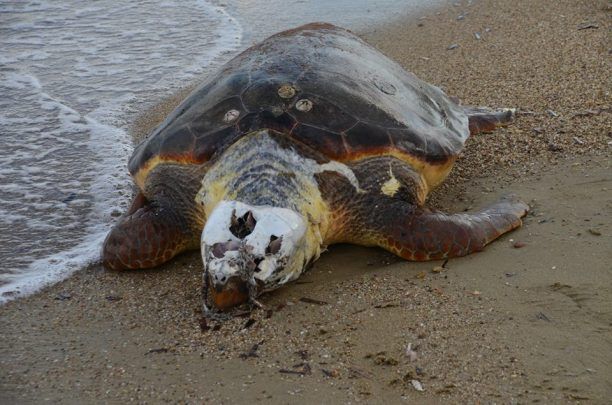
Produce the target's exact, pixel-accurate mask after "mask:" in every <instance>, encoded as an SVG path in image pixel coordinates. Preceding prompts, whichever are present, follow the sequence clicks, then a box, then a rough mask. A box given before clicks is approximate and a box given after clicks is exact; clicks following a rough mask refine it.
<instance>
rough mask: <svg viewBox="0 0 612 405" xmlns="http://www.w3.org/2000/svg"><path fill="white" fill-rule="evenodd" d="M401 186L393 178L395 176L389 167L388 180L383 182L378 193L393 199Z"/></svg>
mask: <svg viewBox="0 0 612 405" xmlns="http://www.w3.org/2000/svg"><path fill="white" fill-rule="evenodd" d="M401 186H402V185H401V183H400V182H399V180H397V179H396V178H395V175H394V174H393V169H392V168H391V166H389V180H387V181H385V183H384V184H383V185H382V187H381V188H380V191H381V192H382V193H383V194H384V195H387V196H389V197H393V196H394V195H395V193H397V192H398V190H399V189H400V187H401Z"/></svg>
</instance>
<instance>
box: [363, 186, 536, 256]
mask: <svg viewBox="0 0 612 405" xmlns="http://www.w3.org/2000/svg"><path fill="white" fill-rule="evenodd" d="M398 204H399V202H396V204H388V205H386V206H385V207H384V208H382V210H381V208H379V209H378V210H381V211H382V212H376V213H373V214H371V217H370V220H369V222H370V221H371V222H370V223H369V224H364V225H365V226H366V228H367V229H366V232H364V236H365V237H366V238H364V240H363V241H362V242H366V243H364V244H377V245H378V246H380V247H382V248H384V249H386V250H389V251H391V252H393V253H395V254H397V255H398V256H401V257H403V258H404V259H407V260H416V261H425V260H437V259H445V258H448V257H456V256H465V255H467V254H470V253H473V252H478V251H480V250H482V249H483V248H484V247H485V245H487V244H488V243H490V242H491V241H493V240H494V239H496V238H498V237H499V236H501V235H503V234H504V233H506V232H509V231H511V230H513V229H515V228H518V227H519V226H521V217H523V216H525V214H526V213H527V211H528V209H529V207H528V206H527V204H525V203H524V202H522V201H520V200H519V199H518V198H516V197H514V196H509V197H506V198H504V199H502V200H500V201H498V202H497V203H495V204H493V205H491V206H489V207H488V208H485V209H484V210H482V211H480V212H476V213H465V214H452V215H449V214H444V213H441V212H434V211H429V210H424V209H422V208H412V209H411V208H410V207H407V206H405V203H404V207H401V206H399V205H398ZM398 215H400V217H399V218H398ZM367 242H369V243H367ZM372 242H373V243H372Z"/></svg>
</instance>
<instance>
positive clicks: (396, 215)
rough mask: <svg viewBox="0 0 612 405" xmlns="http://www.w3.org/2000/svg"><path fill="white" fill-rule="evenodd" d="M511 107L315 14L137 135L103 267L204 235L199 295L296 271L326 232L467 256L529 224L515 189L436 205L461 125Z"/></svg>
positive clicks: (238, 297) (408, 255) (148, 262)
mask: <svg viewBox="0 0 612 405" xmlns="http://www.w3.org/2000/svg"><path fill="white" fill-rule="evenodd" d="M511 118H512V110H509V109H502V110H489V109H484V108H465V107H461V106H460V105H458V103H456V102H455V101H453V100H451V99H450V98H449V97H447V96H446V95H445V94H444V93H443V92H442V91H441V90H440V89H439V88H437V87H434V86H432V85H429V84H427V83H425V82H423V81H421V80H419V79H418V78H417V77H415V76H414V75H413V74H411V73H408V72H406V71H405V70H403V69H402V68H401V67H400V66H399V65H398V64H397V63H395V62H393V61H391V60H390V59H389V58H387V57H385V56H384V55H383V54H382V53H380V52H379V51H378V50H376V49H374V48H373V47H372V46H370V45H368V44H366V43H365V42H363V41H362V40H361V39H359V38H358V37H357V36H355V35H354V34H352V33H351V32H349V31H347V30H345V29H342V28H338V27H335V26H333V25H329V24H323V23H313V24H308V25H305V26H302V27H299V28H296V29H292V30H289V31H284V32H281V33H279V34H276V35H273V36H271V37H270V38H268V39H266V40H265V41H263V42H261V43H259V44H258V45H255V46H253V47H251V48H249V49H247V50H246V51H244V52H243V53H241V54H240V55H238V56H236V57H235V58H234V59H232V60H231V61H230V62H228V63H227V64H226V65H224V66H223V67H222V68H221V69H220V71H219V72H218V73H217V74H215V75H214V76H212V77H211V78H210V79H209V80H208V81H206V82H205V83H204V84H203V85H202V86H200V87H199V88H198V89H196V90H195V91H194V92H193V93H192V94H191V95H190V96H189V97H188V98H187V99H186V100H185V101H183V102H182V104H180V105H179V106H178V107H177V108H176V110H174V112H173V113H172V114H170V116H169V117H168V118H167V119H166V120H165V121H164V122H163V123H162V124H161V125H159V126H158V127H157V129H155V130H154V131H153V133H152V134H151V135H150V136H149V137H148V138H146V139H145V140H144V141H143V142H142V143H140V144H139V145H138V146H137V147H136V149H135V151H134V154H133V155H132V157H131V159H130V161H129V165H128V166H129V171H130V173H131V174H132V176H133V178H134V180H135V182H136V184H137V186H138V189H139V192H138V194H137V196H136V198H135V200H134V202H133V204H132V206H131V208H130V210H129V212H127V214H126V215H125V216H124V217H122V218H121V219H120V220H119V222H118V223H117V224H116V225H115V226H114V228H113V229H112V230H111V231H110V233H109V235H108V237H107V238H106V241H105V243H104V247H103V252H102V257H103V263H104V264H105V265H106V266H107V267H108V268H110V269H137V268H149V267H154V266H157V265H159V264H161V263H164V262H166V261H168V260H170V259H171V258H172V257H174V256H175V255H177V254H178V253H180V252H182V251H185V250H188V249H195V248H198V247H201V254H202V259H203V263H204V276H203V291H204V303H205V307H207V308H210V309H213V308H214V309H217V310H224V309H227V308H230V307H233V306H235V305H237V304H240V303H243V302H246V301H249V300H250V301H251V302H257V301H255V298H256V297H257V295H258V294H260V293H261V292H264V291H269V290H273V289H275V288H277V287H279V286H281V285H283V284H285V283H287V282H289V281H292V280H295V279H297V278H298V277H299V276H300V274H302V273H303V272H304V271H305V270H306V269H307V268H308V267H309V264H310V263H312V262H313V261H314V260H316V259H317V258H318V257H319V255H320V253H321V252H322V251H323V250H324V248H325V246H327V245H331V244H333V243H339V242H344V243H353V244H358V245H364V246H380V247H382V248H384V249H387V250H389V251H391V252H393V253H395V254H396V255H398V256H401V257H402V258H404V259H408V260H434V259H445V258H448V257H453V256H463V255H467V254H469V253H472V252H476V251H480V250H482V249H483V247H484V246H485V245H486V244H487V243H489V242H491V241H492V240H494V239H495V238H497V237H498V236H500V235H502V234H503V233H505V232H508V231H510V230H512V229H514V228H517V227H519V226H520V225H521V217H522V216H524V215H525V214H526V212H527V210H528V206H527V205H526V204H525V203H523V202H521V201H520V200H519V199H518V198H516V197H513V196H511V197H506V198H504V199H502V200H501V201H499V202H497V203H495V204H493V205H491V206H489V207H488V208H485V209H483V210H481V211H478V212H475V213H461V214H453V215H448V214H444V213H441V212H436V211H432V210H429V209H427V208H425V207H424V203H425V200H426V197H427V195H428V194H429V192H430V191H431V190H432V189H433V188H434V187H436V186H437V185H438V184H440V182H441V181H442V180H444V178H445V177H446V176H447V174H448V173H449V171H450V169H451V167H452V165H453V163H454V162H455V160H456V158H457V156H458V155H459V153H460V152H461V150H462V148H463V145H464V143H465V140H466V139H467V138H468V136H469V135H470V133H471V134H474V133H477V132H481V131H491V130H493V129H494V128H495V127H496V126H499V125H504V124H506V123H508V122H509V121H510V120H511Z"/></svg>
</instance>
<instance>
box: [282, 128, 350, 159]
mask: <svg viewBox="0 0 612 405" xmlns="http://www.w3.org/2000/svg"><path fill="white" fill-rule="evenodd" d="M291 136H292V138H294V139H297V140H299V141H300V142H301V143H303V144H305V145H306V146H308V147H310V148H312V149H314V150H316V151H325V155H326V156H327V157H329V158H331V159H341V158H343V157H344V156H346V155H347V149H346V147H345V144H344V139H343V135H342V134H341V133H337V132H332V131H328V130H325V129H321V128H318V127H312V126H310V125H305V124H298V125H297V126H296V127H295V129H294V130H293V132H292V133H291Z"/></svg>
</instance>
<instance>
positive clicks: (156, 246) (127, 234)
mask: <svg viewBox="0 0 612 405" xmlns="http://www.w3.org/2000/svg"><path fill="white" fill-rule="evenodd" d="M192 243H193V232H192V230H191V229H190V227H189V226H188V225H187V224H186V223H185V220H184V219H183V218H182V216H181V215H179V214H178V213H176V212H175V210H174V209H173V208H172V207H171V206H170V204H163V203H157V202H149V201H147V200H146V199H145V198H144V197H143V196H142V194H141V193H139V194H138V195H137V196H136V199H135V200H134V203H133V204H132V207H131V208H130V210H129V211H128V213H127V214H126V216H125V217H123V218H121V220H120V221H119V223H117V224H116V225H115V226H114V227H113V229H112V230H111V231H110V232H109V234H108V236H107V237H106V240H105V241H104V245H103V248H102V263H103V264H104V266H105V267H107V268H109V269H112V270H125V269H144V268H150V267H155V266H158V265H160V264H162V263H164V262H166V261H168V260H170V259H171V258H172V257H174V256H175V255H177V254H178V253H180V252H182V251H184V250H186V249H187V248H189V247H190V245H191V244H192Z"/></svg>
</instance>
